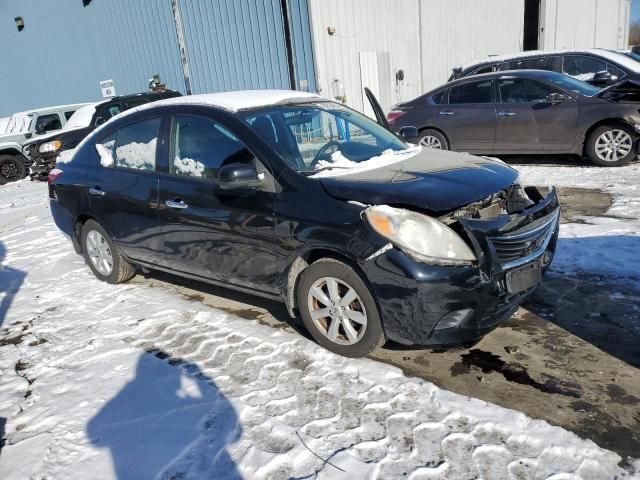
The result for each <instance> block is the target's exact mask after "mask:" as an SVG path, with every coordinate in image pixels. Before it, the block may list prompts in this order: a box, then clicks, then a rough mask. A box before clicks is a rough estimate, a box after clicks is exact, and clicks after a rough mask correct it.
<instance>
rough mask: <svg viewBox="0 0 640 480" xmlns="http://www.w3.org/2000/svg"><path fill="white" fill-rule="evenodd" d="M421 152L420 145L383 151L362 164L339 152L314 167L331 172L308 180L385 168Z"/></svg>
mask: <svg viewBox="0 0 640 480" xmlns="http://www.w3.org/2000/svg"><path fill="white" fill-rule="evenodd" d="M421 151H422V147H421V146H420V145H418V146H413V147H409V148H407V149H405V150H391V149H389V150H385V151H384V152H382V153H381V154H380V155H378V156H375V157H371V158H370V159H369V160H365V161H362V162H354V161H353V160H349V159H348V158H347V157H345V156H344V155H343V154H342V152H340V151H339V150H338V151H337V152H334V153H332V154H331V160H330V161H329V160H320V161H319V162H318V164H317V165H316V167H315V168H316V170H322V169H323V168H331V167H335V168H332V169H331V170H322V171H319V172H318V173H316V174H314V175H311V176H310V177H309V178H326V177H338V176H340V175H348V174H350V173H357V172H365V171H367V170H373V169H376V168H381V167H386V166H388V165H392V164H394V163H396V162H400V161H402V160H407V159H408V158H411V157H413V156H414V155H417V154H418V153H420V152H421Z"/></svg>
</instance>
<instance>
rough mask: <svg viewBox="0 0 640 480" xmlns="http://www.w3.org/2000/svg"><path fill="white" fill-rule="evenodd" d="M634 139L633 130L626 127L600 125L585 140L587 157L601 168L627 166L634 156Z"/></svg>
mask: <svg viewBox="0 0 640 480" xmlns="http://www.w3.org/2000/svg"><path fill="white" fill-rule="evenodd" d="M634 137H635V134H634V132H633V130H632V129H631V128H629V127H627V126H624V125H602V126H600V127H598V128H596V129H595V130H594V131H593V132H591V135H589V138H588V139H587V143H586V145H585V151H586V154H587V157H588V158H589V160H590V161H591V162H592V163H594V164H596V165H599V166H601V167H621V166H623V165H627V164H628V163H629V162H630V161H631V160H632V159H633V158H635V156H636V148H635V139H634ZM607 156H609V157H610V159H609V160H607Z"/></svg>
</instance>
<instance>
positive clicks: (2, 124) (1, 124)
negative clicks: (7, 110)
mask: <svg viewBox="0 0 640 480" xmlns="http://www.w3.org/2000/svg"><path fill="white" fill-rule="evenodd" d="M9 120H11V117H6V118H0V135H3V134H4V132H5V130H6V129H7V125H8V124H9Z"/></svg>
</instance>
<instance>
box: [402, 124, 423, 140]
mask: <svg viewBox="0 0 640 480" xmlns="http://www.w3.org/2000/svg"><path fill="white" fill-rule="evenodd" d="M398 133H399V134H400V136H401V137H402V139H403V140H404V141H405V142H409V143H417V142H418V136H419V135H420V132H418V129H417V128H416V127H402V128H401V129H400V131H399V132H398Z"/></svg>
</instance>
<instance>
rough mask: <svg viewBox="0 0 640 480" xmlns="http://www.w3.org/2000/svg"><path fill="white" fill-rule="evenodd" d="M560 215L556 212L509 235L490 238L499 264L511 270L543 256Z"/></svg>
mask: <svg viewBox="0 0 640 480" xmlns="http://www.w3.org/2000/svg"><path fill="white" fill-rule="evenodd" d="M558 215H559V212H554V213H553V214H551V215H550V216H548V217H544V218H542V219H539V220H537V221H535V222H532V223H530V224H528V225H526V226H525V227H523V228H521V229H519V230H516V231H514V232H510V233H509V234H508V235H504V236H500V237H490V238H489V241H490V242H491V245H493V249H494V251H495V254H496V259H497V260H498V263H500V264H501V265H502V267H503V268H510V267H515V266H517V265H519V264H523V263H526V262H528V261H531V260H533V259H535V258H536V257H538V256H539V255H541V254H542V253H543V252H544V250H545V249H546V248H547V245H548V244H549V241H550V240H551V238H552V237H553V233H554V231H555V229H556V226H557V223H558Z"/></svg>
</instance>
